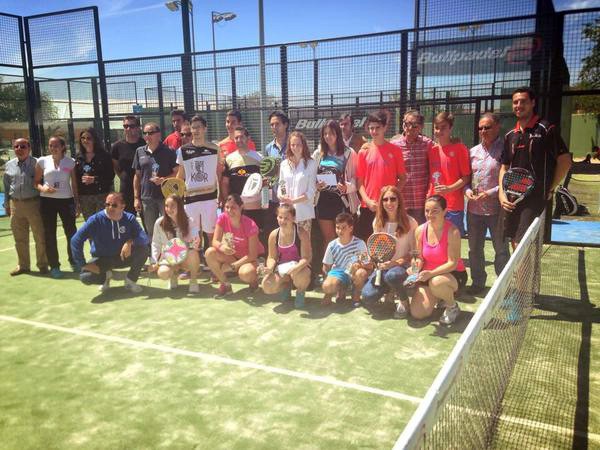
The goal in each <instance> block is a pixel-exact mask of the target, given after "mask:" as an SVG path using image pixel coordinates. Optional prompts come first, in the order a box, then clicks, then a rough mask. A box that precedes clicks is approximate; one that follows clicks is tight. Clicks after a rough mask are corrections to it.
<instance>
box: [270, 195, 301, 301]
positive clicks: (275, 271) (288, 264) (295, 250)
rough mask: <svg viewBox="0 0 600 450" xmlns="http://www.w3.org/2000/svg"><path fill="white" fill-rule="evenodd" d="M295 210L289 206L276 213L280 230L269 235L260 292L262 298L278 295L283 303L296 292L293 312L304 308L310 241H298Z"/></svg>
mask: <svg viewBox="0 0 600 450" xmlns="http://www.w3.org/2000/svg"><path fill="white" fill-rule="evenodd" d="M295 218H296V210H295V209H294V207H293V206H292V205H290V204H283V205H281V206H279V208H278V209H277V223H278V224H279V228H277V229H276V230H273V231H272V232H271V234H270V235H269V256H268V258H267V264H266V267H265V278H264V279H263V282H262V288H263V291H264V292H265V294H277V293H281V296H282V300H284V301H285V300H288V299H290V297H291V294H292V292H291V291H292V289H291V287H292V286H293V287H295V288H296V299H295V306H296V308H303V307H304V293H305V291H306V288H307V287H308V285H309V283H310V264H309V261H310V259H311V248H310V239H308V238H305V239H300V235H299V233H298V226H297V225H296V223H295Z"/></svg>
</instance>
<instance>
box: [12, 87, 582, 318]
mask: <svg viewBox="0 0 600 450" xmlns="http://www.w3.org/2000/svg"><path fill="white" fill-rule="evenodd" d="M535 101H536V98H535V94H534V92H533V91H532V90H531V89H530V88H519V89H517V90H515V91H514V92H513V95H512V103H513V112H514V114H515V116H516V119H517V123H516V126H515V128H514V129H513V130H511V131H510V132H509V133H507V134H506V136H504V137H502V136H501V135H500V120H499V118H498V116H497V115H495V114H493V113H490V112H486V113H484V114H483V115H482V116H481V117H480V119H479V123H478V130H479V136H480V143H479V144H478V145H476V146H475V147H473V148H471V149H468V148H467V147H466V146H465V145H464V144H462V143H461V142H460V140H458V139H455V138H454V137H453V136H452V128H453V125H454V118H453V116H452V114H450V113H448V112H442V113H439V114H438V115H437V116H436V117H435V119H434V122H433V130H434V136H433V138H434V139H433V140H431V139H429V138H427V137H426V136H424V135H423V127H424V117H423V116H422V115H421V114H420V113H419V112H418V111H416V110H411V111H408V112H406V113H405V114H404V116H403V122H402V127H403V133H401V134H399V135H397V136H394V137H392V138H391V139H390V140H386V138H385V134H386V130H387V128H388V126H389V123H388V122H389V114H388V113H387V112H386V111H378V112H375V113H372V114H369V116H368V117H367V118H366V121H365V131H366V134H367V135H368V138H363V137H362V136H360V135H359V133H357V132H356V131H355V130H354V120H353V118H352V116H351V115H350V114H342V115H341V116H340V117H339V118H338V120H328V121H327V122H326V123H325V125H324V126H323V127H322V129H321V132H320V137H319V143H318V146H317V148H316V149H315V150H314V151H311V150H310V149H309V146H308V142H307V139H306V137H305V136H304V134H303V133H301V132H299V131H292V132H290V130H289V125H290V121H289V118H288V117H287V115H286V114H285V113H284V112H283V111H279V110H278V111H273V112H272V113H271V114H270V116H269V124H270V127H271V130H272V132H273V141H271V142H270V143H269V144H268V145H267V146H266V147H265V149H264V150H262V151H259V150H257V149H256V146H255V144H254V142H253V141H252V139H251V138H250V135H249V132H248V130H247V129H246V128H245V127H244V126H243V124H242V117H241V114H240V112H239V111H230V112H228V114H227V116H226V128H227V132H228V136H227V137H226V138H224V139H223V140H221V141H220V142H218V144H213V143H211V142H209V141H208V140H207V138H206V133H207V122H206V120H205V119H204V118H202V117H201V116H198V115H195V116H193V117H192V118H191V119H189V121H188V120H187V118H186V116H185V114H184V112H183V111H179V110H175V111H173V112H172V124H173V128H174V131H173V133H171V134H170V135H169V136H167V138H166V139H164V140H163V141H161V130H160V128H159V126H158V125H157V124H156V123H153V122H149V123H145V124H144V126H143V128H141V126H140V122H139V119H138V118H137V117H135V116H126V117H125V118H124V120H123V128H124V134H125V137H124V139H123V140H121V141H118V142H116V143H115V144H114V145H113V146H112V149H111V153H110V155H109V154H108V153H107V152H105V151H104V150H103V149H102V145H101V142H100V140H99V139H98V137H97V134H96V132H95V131H94V130H93V129H86V130H84V131H83V132H82V133H81V134H80V137H79V153H78V154H77V157H76V159H71V158H70V157H69V156H67V155H65V150H66V146H65V142H64V140H63V139H62V138H60V137H56V136H54V137H52V138H51V139H50V141H49V146H48V147H49V150H50V155H48V156H44V157H41V158H39V159H37V160H36V159H35V158H33V157H32V156H31V155H30V149H29V142H28V141H27V140H26V139H17V140H15V142H14V149H15V154H16V158H15V159H13V160H11V161H10V162H9V163H8V164H7V167H6V174H5V177H4V184H5V192H6V205H5V206H6V208H7V211H9V213H10V215H11V227H12V230H13V234H14V237H15V242H16V248H17V254H18V261H19V264H18V266H17V268H15V270H13V272H12V273H11V275H19V274H21V273H26V272H29V271H30V261H29V242H28V236H29V234H28V233H29V227H31V229H32V231H33V235H34V239H35V242H36V254H37V264H38V267H39V269H40V271H41V272H46V271H48V268H49V270H50V273H51V275H52V276H53V277H55V278H58V277H60V276H61V272H60V264H59V261H58V251H57V243H56V224H57V217H56V216H57V214H58V215H59V216H60V217H61V220H62V223H63V228H64V230H65V235H66V238H67V251H68V255H69V262H70V263H71V264H72V266H73V269H74V270H77V271H80V272H81V273H80V278H81V280H82V281H83V282H85V283H96V284H100V289H101V290H103V291H104V290H106V289H108V288H109V284H110V281H111V278H112V276H113V274H112V269H114V268H118V267H121V266H129V267H130V270H129V272H128V273H127V276H126V279H125V286H126V287H127V288H128V289H130V290H131V291H133V292H139V291H140V290H141V287H140V286H139V285H138V284H137V280H138V277H139V275H140V271H141V270H142V269H143V268H144V265H145V264H146V262H147V258H148V257H150V264H149V265H148V270H150V271H156V273H157V275H158V276H159V277H160V278H162V279H165V280H168V281H169V287H170V288H175V287H176V286H177V283H178V279H179V272H181V271H183V272H185V274H186V276H187V277H189V279H190V284H189V291H190V293H197V292H198V284H197V277H198V272H199V267H200V265H201V260H202V259H204V263H205V265H206V266H207V267H208V268H209V269H210V271H211V272H212V277H213V281H215V282H218V288H217V292H216V295H217V296H225V295H227V294H228V293H230V292H231V290H232V287H231V284H230V282H229V275H230V274H231V273H235V274H237V275H238V276H239V278H240V280H241V281H242V282H244V283H247V284H249V285H250V287H251V289H257V288H259V286H260V287H262V289H263V290H264V292H265V293H267V294H279V295H280V296H281V298H282V299H283V300H287V299H291V297H292V295H291V290H292V289H295V290H296V295H295V297H294V301H295V305H296V306H297V307H303V306H304V298H305V292H306V290H307V289H309V287H310V286H311V284H313V283H314V278H315V274H316V273H319V272H322V286H321V287H322V291H323V293H324V298H323V300H322V302H323V304H329V303H331V302H332V300H333V299H334V298H335V299H336V301H337V302H339V301H344V299H345V298H346V296H347V294H351V302H352V304H353V305H354V306H359V305H361V304H362V303H364V304H365V305H369V304H372V303H374V302H378V301H380V299H381V298H383V297H385V300H386V302H388V303H390V304H395V298H396V296H397V298H398V303H397V305H396V306H395V308H396V315H397V317H406V316H408V315H410V316H412V317H414V318H416V319H423V318H426V317H428V316H430V315H431V314H432V312H433V309H434V308H436V307H442V308H443V313H442V316H441V318H440V321H441V322H442V323H445V324H450V323H452V322H454V321H455V320H456V317H457V316H458V314H459V311H460V310H459V308H458V305H457V303H456V302H455V298H454V297H455V293H456V292H457V290H458V289H459V288H461V287H463V286H465V285H466V283H467V273H466V270H465V264H464V263H463V261H462V260H461V257H460V247H461V237H463V236H465V234H468V242H469V266H470V271H471V279H472V284H471V286H470V288H469V291H470V293H472V294H474V295H477V294H480V293H481V292H482V290H483V289H484V288H485V283H486V272H485V257H484V253H483V249H484V243H485V236H486V232H487V231H488V230H489V232H490V234H491V238H492V243H493V247H494V252H495V258H494V268H495V270H496V273H497V274H499V273H500V271H501V270H502V268H503V267H504V265H505V264H506V262H507V261H508V258H509V248H508V239H511V240H512V242H513V244H516V243H518V242H519V240H520V239H521V238H522V237H523V234H524V232H525V230H526V229H527V227H528V225H529V224H530V223H531V221H532V220H533V219H534V218H535V217H536V216H537V215H539V214H540V213H541V212H542V211H543V209H544V206H545V205H546V202H547V200H549V199H551V197H552V193H553V191H554V189H555V188H556V187H557V185H558V184H559V182H560V180H561V179H562V178H563V177H564V176H565V175H566V173H567V172H568V170H569V168H570V164H571V156H570V153H569V152H568V150H567V149H566V146H565V144H564V142H563V141H562V139H561V137H560V134H559V133H558V131H557V129H556V127H554V126H552V125H550V124H548V123H547V122H546V121H544V120H541V119H540V118H539V117H538V116H537V115H535V113H534V108H535ZM142 136H143V139H142ZM266 157H270V158H276V159H277V160H278V162H279V177H278V180H277V181H276V182H274V183H272V185H268V187H269V189H270V190H271V192H270V196H269V202H268V205H266V204H265V203H264V201H261V198H260V196H256V195H248V193H247V192H246V191H247V189H246V190H245V187H247V186H246V183H247V182H249V181H248V180H250V179H251V177H252V175H253V174H257V173H260V170H261V169H260V166H261V161H262V160H263V159H264V158H266ZM511 167H523V168H527V169H528V170H530V171H531V172H532V173H533V174H534V176H535V178H536V180H539V182H537V181H536V184H535V189H534V192H533V194H532V195H530V196H529V197H528V198H527V199H525V200H524V201H523V202H520V203H518V204H515V203H513V202H511V201H510V200H509V198H508V197H507V196H506V194H505V193H504V192H503V189H502V184H501V179H502V176H503V174H504V172H506V170H508V169H509V168H511ZM115 174H116V175H117V176H118V177H119V179H120V192H119V193H116V192H113V176H114V175H115ZM169 178H179V179H181V180H182V181H183V183H184V184H185V195H183V196H182V195H169V196H167V198H164V194H163V191H162V190H161V185H162V184H163V183H164V181H165V180H167V179H169ZM38 197H39V200H38ZM465 198H466V200H467V205H466V213H467V217H466V222H467V229H466V230H465V227H464V222H465V217H464V214H465V203H464V202H465ZM219 209H220V210H221V213H220V214H219ZM80 212H81V213H82V214H83V216H84V218H85V219H86V222H85V224H84V225H83V226H82V227H80V228H79V230H76V227H75V217H76V215H77V214H79V213H80ZM136 213H139V214H140V217H141V219H142V224H143V226H141V225H140V224H139V223H138V221H137V220H136V217H135V215H136ZM313 222H314V223H315V224H317V225H318V229H319V233H320V237H321V239H319V240H315V242H314V243H313V239H312V234H313V230H312V225H313ZM373 233H387V234H389V235H392V236H393V237H394V239H395V246H396V248H395V253H394V255H393V257H392V259H391V260H390V261H386V262H378V263H377V264H375V263H374V262H373V260H372V259H371V258H369V257H368V249H367V244H366V242H367V240H368V238H369V236H371V235H372V234H373ZM86 240H90V241H91V254H92V257H93V258H92V259H91V260H89V261H85V260H84V257H83V245H84V242H85V241H86ZM178 243H183V244H182V245H179V244H178ZM169 252H174V254H175V256H181V257H179V258H177V257H174V258H167V257H166V256H167V253H169ZM321 255H323V256H322V258H321ZM261 257H263V258H264V261H265V262H264V264H262V263H259V261H260V260H261ZM174 261H175V262H174ZM321 264H322V267H320V266H321ZM319 269H322V270H319ZM379 272H381V273H382V277H381V278H382V282H381V283H377V282H376V280H375V278H376V274H377V273H379ZM410 275H412V277H411V278H410V279H408V277H409V276H410ZM407 279H408V280H409V281H410V283H407Z"/></svg>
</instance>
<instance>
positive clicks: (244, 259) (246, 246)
mask: <svg viewBox="0 0 600 450" xmlns="http://www.w3.org/2000/svg"><path fill="white" fill-rule="evenodd" d="M243 204H244V203H243V201H242V198H241V197H240V196H239V195H238V194H231V195H229V196H228V197H227V200H226V201H225V212H224V213H223V214H221V215H220V216H219V218H218V219H217V224H216V225H215V233H214V235H213V240H212V247H210V248H209V249H208V250H206V253H205V257H206V263H207V264H208V267H210V270H211V271H212V273H213V274H214V275H215V277H217V279H218V280H219V282H220V283H221V284H220V285H219V289H218V292H217V294H216V297H217V298H219V297H224V296H226V295H227V294H228V293H230V292H232V289H231V283H229V282H228V281H227V275H226V273H227V272H234V273H237V274H238V276H239V277H240V280H242V282H244V283H247V284H249V285H250V289H253V290H256V289H257V288H258V275H257V273H256V266H257V263H256V260H257V258H258V255H260V254H263V253H264V247H263V246H262V244H261V243H260V242H259V240H258V226H257V225H256V223H254V221H253V220H252V219H250V218H249V217H248V216H245V215H243V214H242V209H243Z"/></svg>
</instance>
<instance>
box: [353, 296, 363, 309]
mask: <svg viewBox="0 0 600 450" xmlns="http://www.w3.org/2000/svg"><path fill="white" fill-rule="evenodd" d="M360 306H361V303H360V298H358V299H354V298H353V299H352V307H353V308H360Z"/></svg>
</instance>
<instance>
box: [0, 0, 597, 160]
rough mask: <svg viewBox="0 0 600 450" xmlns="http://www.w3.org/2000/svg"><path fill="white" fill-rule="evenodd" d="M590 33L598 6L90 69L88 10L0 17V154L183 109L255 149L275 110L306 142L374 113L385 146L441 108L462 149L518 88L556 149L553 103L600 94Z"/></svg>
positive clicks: (564, 115) (566, 112)
mask: <svg viewBox="0 0 600 450" xmlns="http://www.w3.org/2000/svg"><path fill="white" fill-rule="evenodd" d="M594 24H595V25H596V26H598V25H599V24H600V8H596V9H588V10H580V11H572V12H561V13H554V14H548V15H543V16H533V15H532V16H526V17H519V18H502V19H494V20H485V21H479V22H469V23H461V24H453V25H439V26H432V27H426V28H419V29H411V30H401V31H396V32H387V33H378V34H370V35H362V36H351V37H345V38H336V39H325V40H319V41H311V42H294V43H286V44H280V45H269V46H265V47H262V48H261V47H252V48H243V49H232V50H221V51H217V52H216V53H215V54H213V52H199V53H195V54H193V55H189V54H176V55H166V56H156V57H145V58H131V59H121V60H110V61H104V60H103V58H102V49H101V44H100V29H99V22H98V12H97V9H96V8H95V7H91V8H82V9H77V10H70V11H62V12H57V13H51V14H44V15H38V16H31V17H25V18H19V17H17V16H11V15H6V14H0V35H1V36H2V40H1V44H0V93H2V100H1V101H2V102H3V105H4V104H6V105H7V107H6V108H5V107H3V109H6V110H8V111H15V114H14V115H13V116H14V117H11V116H10V113H8V114H4V115H3V116H2V119H0V137H1V138H2V139H3V142H2V143H1V144H0V145H5V142H6V140H8V139H11V138H14V137H16V136H17V135H23V134H29V135H30V136H31V139H32V140H33V142H34V143H35V146H34V148H35V149H36V150H38V151H39V152H44V147H45V145H44V143H45V141H46V140H47V137H48V135H50V134H53V133H56V132H62V133H63V134H65V135H66V136H67V138H68V139H67V140H68V141H69V143H70V144H71V147H72V148H73V147H74V142H75V136H76V135H77V134H78V130H80V129H82V128H83V127H86V126H90V125H93V126H95V127H97V128H99V129H102V130H103V132H104V138H105V141H106V143H107V145H108V144H109V143H110V142H112V141H114V140H115V139H117V137H118V136H119V133H121V127H120V121H121V118H122V117H123V116H124V115H126V114H131V113H134V112H135V113H136V114H137V115H139V116H140V117H141V119H142V121H150V120H152V121H156V122H158V123H160V124H161V128H162V130H163V131H164V133H165V134H166V133H168V132H169V131H170V130H169V125H170V120H169V113H170V111H171V110H172V109H174V108H184V107H186V106H187V109H188V112H192V111H189V109H190V105H191V109H193V110H194V111H193V112H199V113H201V114H202V115H204V116H205V117H206V118H207V120H208V122H209V137H210V138H211V139H213V140H216V139H219V138H222V137H223V136H225V135H226V131H225V128H224V122H225V120H224V118H225V113H226V111H227V110H229V109H232V108H237V109H240V110H241V111H242V113H243V116H244V122H245V124H246V125H247V127H248V128H249V130H250V132H251V135H252V137H253V139H254V141H255V142H256V143H257V145H259V146H260V147H263V146H264V145H265V144H266V143H267V142H268V141H270V140H271V135H270V130H269V128H268V123H267V119H266V118H267V117H268V114H269V112H270V111H271V110H273V109H275V108H280V109H284V110H286V111H287V112H288V114H289V116H290V118H291V119H292V121H291V126H292V127H293V128H296V129H301V130H302V131H304V132H305V133H306V134H307V136H308V138H309V141H311V142H314V141H315V140H316V138H317V135H318V132H319V128H320V124H322V123H323V122H322V121H321V120H320V119H323V118H328V117H335V116H338V115H339V114H340V113H341V112H343V111H349V112H352V113H353V115H354V116H355V118H356V120H355V123H356V124H357V125H360V124H361V123H362V121H363V118H364V117H365V115H366V114H367V113H368V112H370V111H372V110H374V109H377V108H381V107H383V108H387V109H388V110H389V111H390V112H391V113H392V125H391V127H390V128H389V130H388V133H390V134H393V133H396V132H398V131H400V128H399V126H400V115H401V114H402V113H403V112H404V111H405V110H406V109H408V108H418V109H420V110H421V111H422V112H423V113H424V114H425V116H426V117H427V119H428V126H427V127H426V132H428V133H429V132H430V131H431V129H430V128H428V127H430V124H431V120H432V117H433V116H434V114H436V113H437V112H439V111H441V110H450V111H452V112H453V113H454V114H455V116H456V117H457V119H456V125H455V129H454V133H455V135H457V136H458V137H460V138H462V139H463V140H464V141H465V142H466V143H467V144H472V143H474V142H475V140H476V138H477V133H476V121H477V117H478V116H479V114H480V113H481V112H483V111H485V110H493V111H497V112H500V113H506V114H505V117H506V121H507V123H508V122H510V121H512V118H511V116H510V102H509V101H508V99H509V94H510V91H511V90H512V89H513V88H514V87H516V86H519V85H531V86H533V87H534V88H536V89H537V90H538V92H540V93H541V97H540V99H539V101H538V107H539V109H540V112H541V113H542V114H544V115H546V116H548V117H549V118H550V119H551V120H553V121H555V122H561V125H562V129H563V134H564V135H565V136H566V140H568V135H569V133H570V120H569V118H570V116H571V113H572V112H573V111H574V110H575V109H578V108H579V104H578V102H577V101H575V102H573V101H566V99H568V98H569V97H575V96H581V95H585V96H588V97H589V96H598V95H600V89H599V86H600V85H599V84H596V85H592V86H590V85H589V83H588V84H586V83H583V82H582V76H581V75H582V69H586V67H585V65H586V58H589V57H590V55H592V54H593V52H594V51H596V52H598V51H600V49H598V46H600V44H599V43H597V42H593V41H591V40H590V39H588V38H586V37H584V35H583V33H584V30H585V27H586V26H588V27H589V26H594ZM25 61H26V63H25ZM12 86H17V87H16V88H14V87H12ZM11 89H12V90H11ZM5 96H8V97H9V98H8V99H5V98H4V97H5ZM23 108H24V110H25V113H24V114H23V111H22V110H23ZM16 112H18V114H17V113H16ZM17 125H18V126H17ZM27 125H28V126H27Z"/></svg>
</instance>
